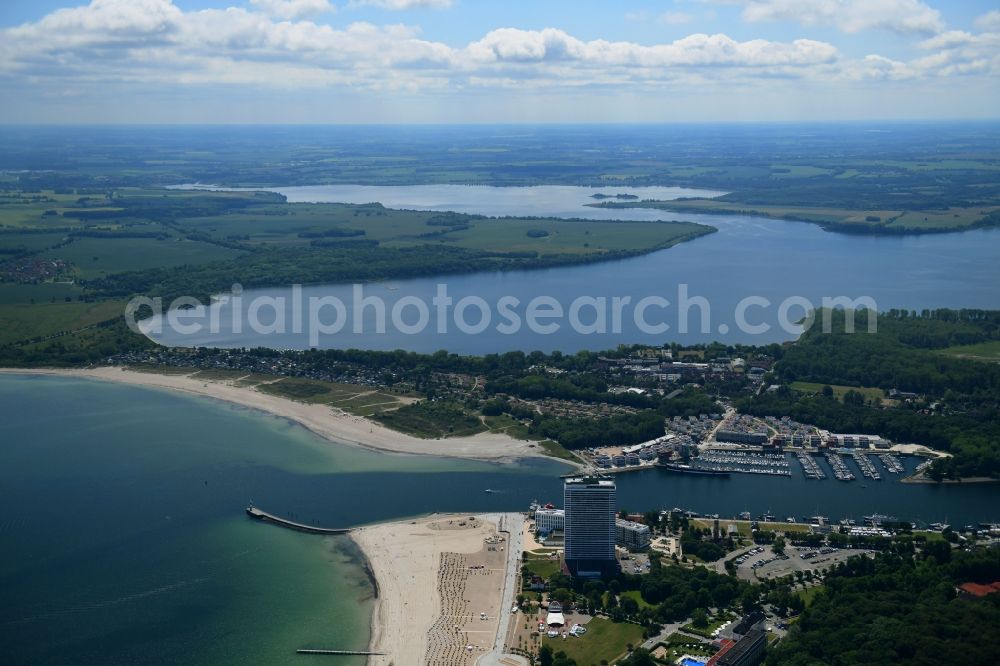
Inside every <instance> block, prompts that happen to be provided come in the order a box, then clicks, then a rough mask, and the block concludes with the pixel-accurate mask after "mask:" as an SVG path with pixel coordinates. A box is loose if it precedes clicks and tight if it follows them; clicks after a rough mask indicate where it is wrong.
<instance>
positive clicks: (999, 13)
mask: <svg viewBox="0 0 1000 666" xmlns="http://www.w3.org/2000/svg"><path fill="white" fill-rule="evenodd" d="M976 27H977V28H979V29H980V30H983V31H986V32H1000V10H998V9H994V10H993V11H989V12H986V13H985V14H983V15H982V16H980V17H979V18H977V19H976Z"/></svg>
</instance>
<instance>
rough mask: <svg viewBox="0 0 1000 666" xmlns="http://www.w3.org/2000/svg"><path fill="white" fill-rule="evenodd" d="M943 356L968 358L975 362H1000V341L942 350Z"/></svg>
mask: <svg viewBox="0 0 1000 666" xmlns="http://www.w3.org/2000/svg"><path fill="white" fill-rule="evenodd" d="M941 353H942V354H948V355H949V356H957V357H959V358H968V359H972V360H975V361H993V362H996V361H1000V340H991V341H990V342H981V343H979V344H976V345H962V346H959V347H948V348H947V349H943V350H941Z"/></svg>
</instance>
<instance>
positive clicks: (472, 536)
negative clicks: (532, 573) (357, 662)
mask: <svg viewBox="0 0 1000 666" xmlns="http://www.w3.org/2000/svg"><path fill="white" fill-rule="evenodd" d="M505 516H506V514H499V515H498V514H487V515H475V516H470V515H466V514H463V515H435V516H431V517H428V518H422V519H418V520H413V521H398V522H391V523H383V524H379V525H371V526H368V527H362V528H359V529H357V530H352V531H351V538H353V539H354V540H355V541H356V542H357V543H358V545H359V546H360V547H361V549H362V551H363V552H364V554H365V557H366V558H367V559H368V564H369V566H370V567H371V571H372V574H373V575H374V576H375V579H376V580H377V581H378V588H379V596H378V599H377V600H376V603H375V609H374V611H373V613H372V638H371V648H370V649H371V650H372V651H374V652H381V653H384V656H373V657H370V658H369V664H372V665H378V666H388V665H389V664H392V665H393V666H405V665H408V664H441V665H444V664H468V665H470V666H471V664H474V663H476V662H477V660H479V659H480V658H482V657H483V656H484V655H488V654H491V653H492V652H493V650H494V644H495V642H496V641H497V634H498V629H499V628H500V626H501V624H503V626H504V634H506V622H507V621H508V616H507V614H506V613H504V612H502V611H503V610H504V609H505V605H506V604H507V603H509V601H510V600H509V599H508V597H510V596H511V593H512V590H507V589H505V587H506V586H507V584H508V583H509V581H510V578H509V577H508V575H507V572H508V567H509V565H510V564H511V562H513V563H514V565H515V567H516V561H517V558H516V557H514V558H513V559H509V555H510V543H509V539H510V536H509V535H508V534H507V533H506V532H498V525H500V526H501V527H504V525H502V524H501V523H502V521H504V520H505ZM515 522H517V525H516V527H517V528H518V529H519V528H520V522H519V521H515ZM515 546H516V544H515Z"/></svg>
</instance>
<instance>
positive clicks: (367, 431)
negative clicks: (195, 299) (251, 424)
mask: <svg viewBox="0 0 1000 666" xmlns="http://www.w3.org/2000/svg"><path fill="white" fill-rule="evenodd" d="M192 372H194V371H192ZM0 373H3V374H28V375H54V376H61V377H85V378H88V379H98V380H103V381H113V382H118V383H121V384H129V385H134V386H142V387H146V388H155V389H167V390H171V391H182V392H184V393H189V394H194V395H199V396H204V397H208V398H214V399H216V400H223V401H225V402H230V403H233V404H236V405H242V406H244V407H250V408H252V409H259V410H261V411H264V412H268V413H270V414H274V415H276V416H280V417H283V418H286V419H290V420H292V421H294V422H296V423H298V424H299V425H301V426H303V427H305V428H307V429H309V430H311V431H312V432H314V433H316V434H317V435H319V436H320V437H323V438H325V439H327V440H330V441H332V442H336V443H340V444H347V445H350V446H361V447H364V448H369V449H375V450H378V451H385V452H391V453H409V454H416V455H434V456H451V457H456V458H472V459H477V460H493V461H498V460H510V459H513V458H523V457H527V456H540V455H543V454H542V452H541V449H539V448H538V447H537V445H535V444H534V443H533V442H528V441H525V440H520V439H514V438H513V437H510V436H509V435H506V434H503V433H491V432H485V433H479V434H477V435H472V436H469V437H449V438H445V439H420V438H419V437H413V436H411V435H406V434H403V433H400V432H396V431H395V430H390V429H389V428H386V427H385V426H383V425H381V424H380V423H377V422H375V421H372V420H369V419H366V418H363V417H360V416H355V415H353V414H349V413H347V412H345V411H343V410H340V409H337V408H335V407H330V406H328V405H318V404H306V403H302V402H296V401H294V400H289V399H288V398H283V397H280V396H273V395H268V394H266V393H262V392H260V391H257V390H256V389H254V388H253V387H249V386H240V385H237V384H236V383H235V382H233V381H231V380H213V379H201V378H198V377H191V376H187V375H160V374H155V373H150V372H136V371H132V370H126V369H123V368H117V367H102V368H87V369H78V370H77V369H66V370H63V369H58V370H48V369H24V370H22V369H18V368H0Z"/></svg>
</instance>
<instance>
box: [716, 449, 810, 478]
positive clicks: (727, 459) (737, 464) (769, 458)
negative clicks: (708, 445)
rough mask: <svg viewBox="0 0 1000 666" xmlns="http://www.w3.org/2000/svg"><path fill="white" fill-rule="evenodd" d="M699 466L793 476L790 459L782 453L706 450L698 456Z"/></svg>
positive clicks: (731, 471)
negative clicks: (789, 464)
mask: <svg viewBox="0 0 1000 666" xmlns="http://www.w3.org/2000/svg"><path fill="white" fill-rule="evenodd" d="M697 467H698V468H700V469H706V470H710V471H715V472H727V473H734V474H767V475H771V476H791V475H792V473H791V471H789V469H788V460H787V459H786V458H785V455H784V454H781V453H751V452H748V451H706V452H703V453H702V454H701V455H700V456H698V465H697Z"/></svg>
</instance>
